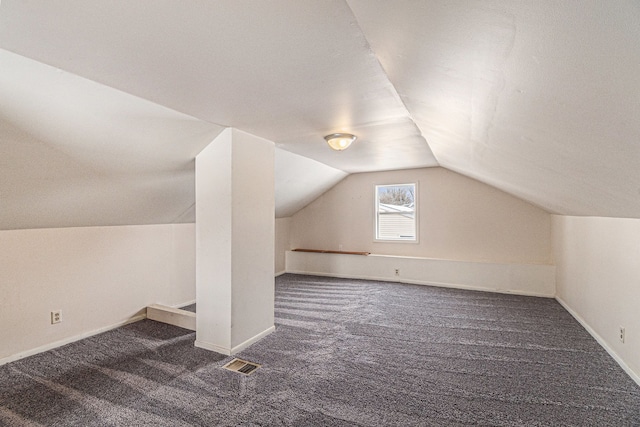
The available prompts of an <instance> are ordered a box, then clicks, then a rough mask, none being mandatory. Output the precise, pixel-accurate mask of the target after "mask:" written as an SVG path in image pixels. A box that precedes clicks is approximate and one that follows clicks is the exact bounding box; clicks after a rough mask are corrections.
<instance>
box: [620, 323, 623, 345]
mask: <svg viewBox="0 0 640 427" xmlns="http://www.w3.org/2000/svg"><path fill="white" fill-rule="evenodd" d="M620 342H622V343H623V344H624V326H620Z"/></svg>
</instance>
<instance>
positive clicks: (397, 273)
mask: <svg viewBox="0 0 640 427" xmlns="http://www.w3.org/2000/svg"><path fill="white" fill-rule="evenodd" d="M399 275H400V269H399V268H396V276H399Z"/></svg>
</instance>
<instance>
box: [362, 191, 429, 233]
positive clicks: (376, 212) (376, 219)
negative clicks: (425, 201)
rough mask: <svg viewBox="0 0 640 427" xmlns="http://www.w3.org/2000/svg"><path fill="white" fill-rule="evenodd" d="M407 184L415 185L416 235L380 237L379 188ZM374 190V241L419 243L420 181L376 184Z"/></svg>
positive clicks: (414, 212) (414, 213) (414, 214)
mask: <svg viewBox="0 0 640 427" xmlns="http://www.w3.org/2000/svg"><path fill="white" fill-rule="evenodd" d="M407 185H411V186H413V190H414V191H413V216H414V224H415V237H414V238H398V239H389V238H380V237H379V217H380V214H379V207H378V205H379V200H378V188H380V187H402V186H407ZM373 191H374V206H373V216H374V221H373V226H374V229H373V241H374V242H384V243H419V236H420V232H419V223H420V221H419V218H420V215H419V211H418V206H419V196H418V193H419V192H418V182H407V183H400V184H376V185H375V186H374V187H373Z"/></svg>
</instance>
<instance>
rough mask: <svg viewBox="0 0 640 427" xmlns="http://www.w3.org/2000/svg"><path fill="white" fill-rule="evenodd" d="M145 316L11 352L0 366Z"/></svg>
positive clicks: (1, 361)
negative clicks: (14, 352) (21, 350)
mask: <svg viewBox="0 0 640 427" xmlns="http://www.w3.org/2000/svg"><path fill="white" fill-rule="evenodd" d="M145 318H146V315H145V314H139V315H137V316H133V317H131V318H129V319H127V320H125V321H123V322H118V323H114V324H113V325H109V326H105V327H103V328H99V329H95V330H93V331H90V332H84V333H82V334H79V335H74V336H72V337H69V338H65V339H63V340H60V341H55V342H52V343H49V344H45V345H43V346H40V347H36V348H32V349H31V350H27V351H23V352H20V353H16V354H13V355H11V356H8V357H5V358H3V359H0V366H2V365H5V364H7V363H11V362H15V361H16V360H20V359H24V358H25V357H29V356H33V355H34V354H38V353H43V352H45V351H49V350H53V349H54V348H57V347H62V346H63V345H67V344H71V343H72V342H76V341H80V340H83V339H85V338H89V337H92V336H94V335H98V334H101V333H103V332H107V331H111V330H113V329H117V328H119V327H121V326H124V325H128V324H129V323H134V322H138V321H140V320H143V319H145Z"/></svg>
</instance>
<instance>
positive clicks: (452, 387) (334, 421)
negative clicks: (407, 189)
mask: <svg viewBox="0 0 640 427" xmlns="http://www.w3.org/2000/svg"><path fill="white" fill-rule="evenodd" d="M276 328H277V329H276V332H275V333H273V334H271V335H269V336H268V337H266V338H265V339H263V340H262V341H260V342H258V343H256V344H254V345H253V346H251V347H250V348H248V349H247V350H245V351H243V352H242V353H241V354H239V355H238V356H239V357H242V358H245V359H248V360H250V361H253V362H257V363H260V364H262V365H263V366H262V367H261V368H260V369H259V370H257V371H256V372H255V373H253V374H252V375H250V376H247V377H245V376H242V375H241V374H237V373H233V372H229V371H227V370H224V369H221V367H222V365H224V363H226V362H227V361H229V360H230V358H228V357H224V356H221V355H217V354H215V353H211V352H207V351H204V350H200V349H197V348H194V347H193V341H194V338H195V335H194V333H192V332H189V331H186V330H183V329H180V328H175V327H172V326H168V325H163V324H159V323H156V322H153V321H147V320H145V321H141V322H137V323H135V324H131V325H128V326H125V327H122V328H120V329H117V330H114V331H111V332H107V333H104V334H101V335H99V336H95V337H92V338H89V339H86V340H83V341H80V342H77V343H73V344H70V345H67V346H65V347H62V348H59V349H56V350H54V351H50V352H47V353H43V354H40V355H36V356H33V357H30V358H28V359H24V360H21V361H17V362H14V363H11V364H8V365H5V366H2V367H0V425H3V426H5V425H7V426H20V425H55V426H139V425H159V426H189V425H198V426H214V425H224V426H236V425H244V426H278V425H287V426H315V425H317V426H355V425H358V426H359V425H364V426H386V425H389V426H395V425H398V426H458V425H495V426H522V425H527V426H559V425H573V426H640V387H638V386H637V385H636V384H635V383H634V382H633V381H632V380H631V379H630V378H629V377H628V376H626V375H625V373H624V372H623V371H622V370H621V369H620V367H618V366H617V365H616V363H615V362H614V361H613V360H612V359H611V358H610V357H609V356H608V355H607V354H606V352H605V351H604V350H603V349H602V348H601V347H600V346H599V345H598V344H597V343H596V342H595V341H594V340H593V339H592V338H591V337H590V336H589V335H588V333H587V332H586V331H585V330H584V329H582V328H581V326H580V325H579V324H578V323H577V322H576V321H575V320H574V319H573V318H572V317H571V316H570V315H569V314H568V313H567V312H566V311H565V310H564V309H563V308H562V307H561V306H560V305H559V304H558V303H557V302H555V301H554V300H551V299H543V298H531V297H521V296H512V295H499V294H490V293H482V292H471V291H461V290H452V289H442V288H431V287H424V286H412V285H400V284H388V283H380V282H370V281H358V280H338V279H328V278H319V277H311V276H295V275H285V276H281V277H279V278H278V279H277V284H276Z"/></svg>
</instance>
